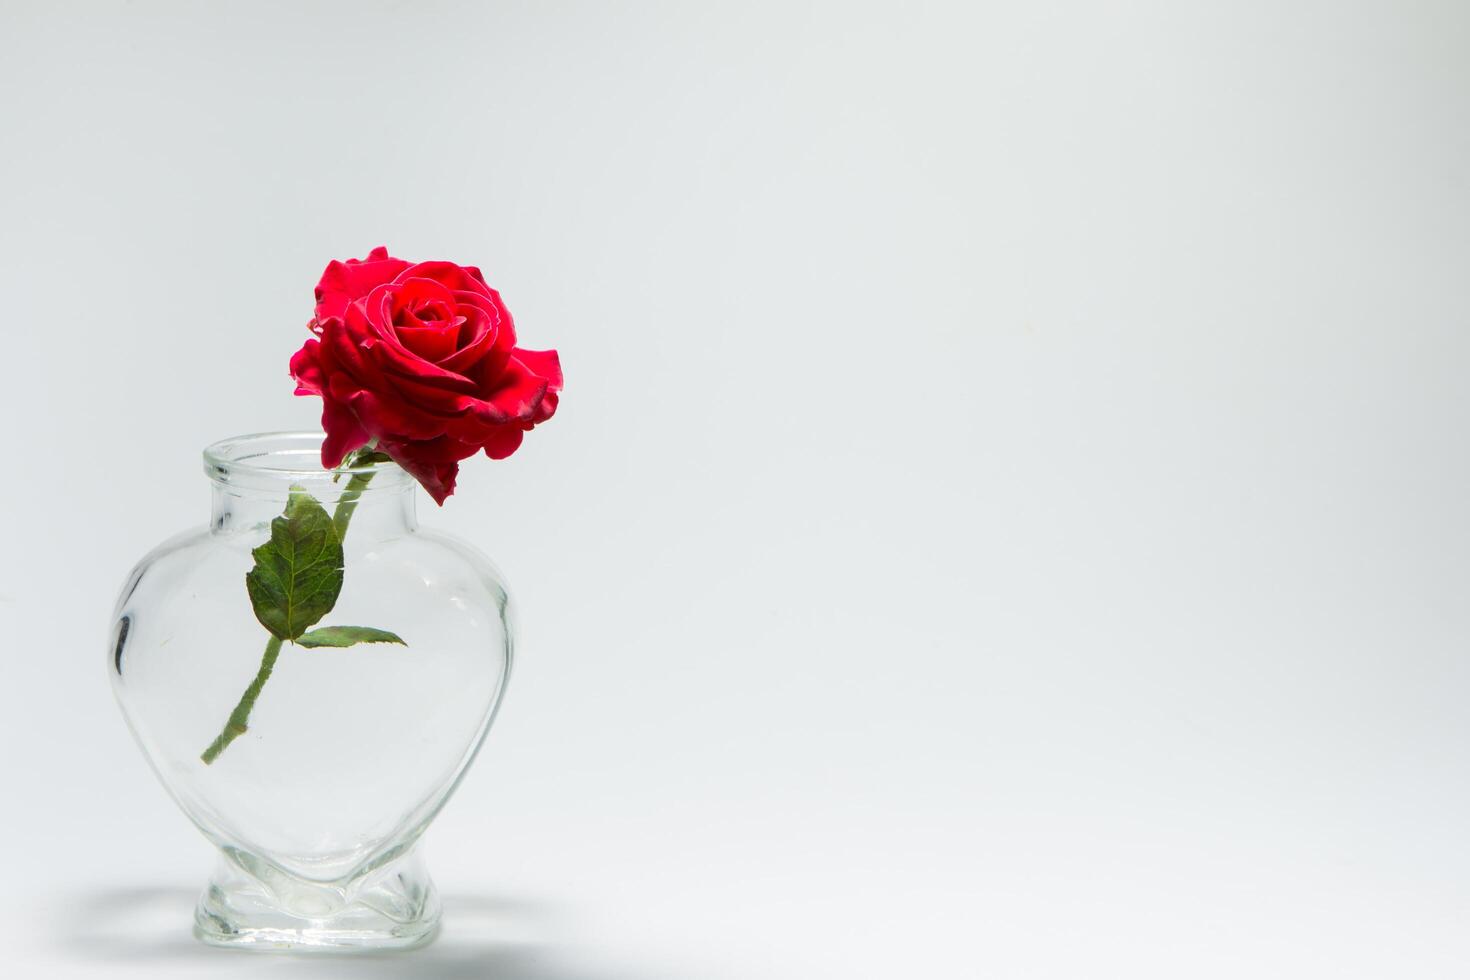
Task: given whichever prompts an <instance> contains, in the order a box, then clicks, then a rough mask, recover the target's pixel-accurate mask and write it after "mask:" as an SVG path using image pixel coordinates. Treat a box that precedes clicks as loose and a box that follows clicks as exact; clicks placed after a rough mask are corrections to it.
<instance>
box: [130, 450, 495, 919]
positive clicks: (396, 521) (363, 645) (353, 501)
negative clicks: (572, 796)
mask: <svg viewBox="0 0 1470 980" xmlns="http://www.w3.org/2000/svg"><path fill="white" fill-rule="evenodd" d="M321 439H322V437H321V435H320V434H308V433H296V434H275V435H260V436H245V437H241V438H238V439H231V440H227V441H225V442H221V443H218V444H216V445H214V446H211V447H210V448H209V449H208V450H206V451H205V454H204V458H205V470H206V473H207V474H208V475H209V477H210V480H211V481H212V485H213V494H214V506H213V513H212V515H211V518H210V522H209V525H208V526H207V527H201V528H198V529H196V530H193V531H188V532H185V533H183V534H181V535H178V536H177V537H174V538H172V539H170V540H168V541H166V542H164V543H163V544H161V545H160V546H158V547H157V548H155V549H154V550H153V551H152V552H150V553H149V554H148V555H147V556H146V557H145V558H144V559H143V560H142V561H141V562H139V563H138V565H137V567H136V568H134V569H133V571H132V574H130V575H129V576H128V579H127V582H126V584H125V585H124V586H123V589H122V593H121V595H120V596H119V598H118V603H117V610H116V622H115V627H114V630H113V636H112V642H111V644H110V645H109V647H108V651H107V669H108V674H109V676H110V677H111V680H112V687H113V691H114V693H115V694H116V695H117V700H118V703H119V704H120V705H121V707H122V712H123V715H124V716H125V717H126V718H127V722H128V725H129V726H130V727H131V728H132V731H133V734H134V736H135V737H136V738H137V740H138V744H139V745H140V746H141V747H142V749H143V752H144V754H145V755H146V756H147V757H148V761H149V763H150V764H151V765H152V766H153V769H154V771H155V772H157V774H158V777H159V779H160V780H162V782H163V784H164V786H165V787H166V788H167V789H168V791H169V793H170V794H171V795H172V796H173V798H174V799H175V800H176V801H177V802H178V804H179V806H180V807H182V808H183V810H184V812H185V813H186V814H188V816H189V818H190V819H191V820H193V821H194V823H195V825H196V826H198V827H199V829H200V830H201V831H202V832H203V833H204V835H205V836H206V837H208V838H209V840H211V841H212V842H213V843H214V844H215V845H216V846H217V847H218V848H219V851H220V862H219V868H218V870H217V872H216V873H215V875H214V877H213V879H212V880H211V881H210V882H209V884H208V886H207V887H206V888H205V890H204V894H203V895H202V896H201V898H200V900H199V905H198V908H197V911H196V915H195V933H196V934H197V935H198V936H199V937H200V938H201V939H203V940H204V941H206V942H210V943H217V944H226V945H236V944H244V945H263V946H291V947H300V946H305V947H406V946H414V945H418V944H421V943H423V942H426V941H428V940H429V939H430V938H432V937H433V935H434V933H435V930H436V927H437V924H438V917H439V902H438V899H437V897H436V895H435V892H434V888H433V885H432V884H431V883H430V881H429V879H428V877H427V875H426V874H425V872H424V870H423V868H422V866H421V864H420V863H419V861H418V859H417V857H416V855H415V854H414V850H413V849H414V844H415V842H416V841H417V840H418V838H419V836H420V835H421V834H422V833H423V832H424V829H425V828H426V827H427V826H428V825H429V822H430V821H431V820H433V818H434V815H435V814H436V813H437V812H438V811H439V809H440V807H442V806H443V805H444V802H445V801H446V800H447V799H448V798H449V795H450V793H451V792H453V790H454V787H455V785H456V784H457V783H458V782H459V780H460V778H461V777H462V776H463V774H464V772H465V770H466V768H467V767H468V766H469V764H470V762H471V760H472V759H473V758H474V755H475V752H476V751H477V749H478V748H479V746H480V743H481V742H482V741H483V740H484V738H485V734H486V732H488V731H489V728H490V724H491V722H492V720H493V719H494V717H495V711H496V708H497V706H498V705H499V703H500V699H501V695H502V693H503V692H504V690H505V684H506V679H507V676H508V674H509V670H510V662H511V644H512V635H511V633H512V629H511V614H510V603H509V598H508V595H507V592H506V587H505V583H504V581H503V580H502V579H501V577H500V574H499V573H498V572H497V571H496V569H495V567H494V566H493V565H492V564H490V562H489V561H488V560H487V559H486V558H485V557H484V556H483V555H482V554H480V553H479V552H478V551H476V550H475V549H474V548H472V547H470V546H468V545H466V544H464V543H463V542H461V541H458V540H456V539H454V538H452V537H449V536H446V535H443V534H439V533H435V532H431V531H424V530H421V529H419V528H418V526H417V524H416V521H415V516H414V500H415V497H416V495H417V484H416V483H415V482H414V481H413V479H412V478H411V477H409V476H408V475H407V474H406V473H404V472H403V471H402V470H401V469H399V468H398V467H397V466H396V465H394V464H392V463H388V462H377V463H371V464H368V465H362V466H356V467H350V468H347V469H345V470H343V471H340V472H328V471H324V470H323V469H322V468H321V466H320V464H319V462H318V458H319V455H318V454H319V450H320V446H321ZM302 494H306V495H309V496H310V497H311V498H312V499H313V500H314V501H315V503H317V504H319V505H320V510H321V511H322V512H325V513H326V514H327V515H330V516H331V518H332V520H331V524H330V532H335V538H334V534H333V533H329V530H328V526H327V525H324V524H322V523H321V520H320V518H318V519H317V522H316V524H314V525H313V524H310V523H309V522H307V521H306V520H305V519H302V520H300V521H298V520H297V517H296V516H294V515H293V516H291V518H290V520H289V521H288V518H287V514H288V503H292V502H293V501H294V503H293V508H295V511H297V512H299V513H300V514H307V512H308V511H309V514H308V516H310V515H314V514H317V513H318V511H317V510H316V508H314V507H312V506H311V505H309V504H307V503H306V502H305V501H303V500H302V498H301V495H302ZM298 504H299V505H300V506H296V505H298ZM302 528H305V529H306V531H310V532H311V534H309V535H308V534H306V531H303V532H302V533H303V536H302V537H301V540H299V541H296V542H294V543H292V542H291V541H288V540H283V538H289V537H290V535H291V533H294V532H296V531H300V530H302ZM273 535H275V537H273ZM312 535H314V536H312ZM331 540H336V541H337V542H338V543H339V544H340V552H333V551H331V549H330V548H329V547H328V545H330V542H331ZM324 542H325V544H324ZM292 549H294V550H292ZM283 551H285V552H290V555H289V557H293V558H294V560H295V561H296V563H297V564H296V566H295V573H296V574H297V579H295V580H294V581H296V582H297V584H298V586H299V585H300V583H301V582H302V581H307V582H308V584H309V585H312V586H319V585H320V584H321V582H322V581H323V580H324V579H327V578H331V576H332V575H334V574H339V578H337V579H333V580H332V581H334V582H338V583H339V584H340V589H339V591H338V592H337V594H336V596H335V601H334V602H333V603H331V604H330V608H329V610H328V611H326V612H325V613H324V614H323V615H321V616H320V619H319V620H318V621H317V622H315V623H313V624H311V626H312V629H311V630H310V631H308V632H305V633H301V634H300V635H298V636H295V637H294V638H292V634H293V633H296V632H298V631H299V629H300V627H299V625H297V626H293V627H291V628H289V629H286V628H284V627H282V626H280V625H279V624H278V623H276V622H275V620H273V619H272V617H271V616H270V615H266V614H263V613H261V612H260V608H261V607H259V606H257V605H256V601H257V599H258V598H259V596H257V593H256V591H255V590H256V588H257V586H260V585H261V581H257V582H253V583H251V585H250V586H249V587H248V588H247V581H246V580H247V574H254V575H256V576H257V578H260V577H261V576H262V575H265V573H264V572H261V571H260V569H261V567H262V565H267V564H269V562H268V561H266V559H271V558H274V559H276V561H277V569H278V568H279V567H286V566H282V565H281V562H282V559H281V554H280V553H281V552H283ZM262 555H264V558H263V557H262ZM334 555H340V558H339V559H338V560H339V561H340V569H341V571H340V573H336V572H334V571H333V569H332V567H331V566H332V565H333V564H334V562H333V556H334ZM323 556H325V557H323ZM266 572H269V573H271V575H275V572H274V571H272V569H270V568H267V569H266ZM312 576H315V578H312ZM267 578H269V576H267ZM262 581H264V579H262ZM272 582H277V579H276V578H271V579H270V582H267V584H268V585H269V584H270V583H272ZM304 594H306V593H304V592H303V590H302V588H300V587H298V588H296V591H295V593H293V595H291V596H287V597H286V599H287V600H289V601H285V602H284V603H283V604H282V605H281V607H280V608H282V609H284V610H286V612H285V613H283V615H286V616H289V617H296V618H297V619H298V620H299V619H300V618H301V615H302V614H301V609H302V608H305V607H306V605H307V603H306V600H304V599H302V598H301V596H302V595H304ZM277 598H279V597H277ZM318 598H319V597H318ZM292 602H294V603H295V604H294V606H293V605H291V603H292ZM320 605H321V603H320V602H318V603H317V604H316V606H314V607H312V609H311V612H310V615H316V610H318V609H320ZM310 615H308V616H307V617H306V618H310ZM267 622H271V623H272V625H271V626H267V625H265V624H266V623H267ZM346 627H353V628H357V629H359V630H363V631H361V632H354V631H353V630H352V629H345V628H346ZM364 628H366V629H364ZM272 629H274V630H275V631H276V632H277V633H283V634H284V635H285V636H286V637H287V639H285V640H282V639H281V637H280V636H277V635H273V633H272V632H271V630H272ZM383 634H386V635H387V636H388V637H391V640H386V639H385V638H384V636H383ZM312 637H316V639H317V641H318V642H316V643H315V645H312ZM344 644H345V645H344ZM242 709H243V710H242Z"/></svg>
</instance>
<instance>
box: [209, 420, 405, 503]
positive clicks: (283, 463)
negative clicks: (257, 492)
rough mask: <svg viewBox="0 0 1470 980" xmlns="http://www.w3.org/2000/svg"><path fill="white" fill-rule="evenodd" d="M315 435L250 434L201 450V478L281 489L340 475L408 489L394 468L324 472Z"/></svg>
mask: <svg viewBox="0 0 1470 980" xmlns="http://www.w3.org/2000/svg"><path fill="white" fill-rule="evenodd" d="M323 438H325V437H324V436H323V434H322V433H320V432H255V433H251V434H249V435H242V436H232V437H230V438H229V439H221V440H220V441H219V442H215V443H212V444H210V445H208V446H206V447H205V448H204V472H205V473H206V474H207V475H208V476H209V478H210V479H211V480H214V481H215V482H216V483H229V484H242V483H243V484H250V485H258V486H274V487H283V486H284V485H285V484H288V483H292V484H294V483H314V484H320V483H323V482H326V483H336V482H338V481H339V478H340V477H341V476H343V475H346V476H349V477H352V476H357V475H359V474H374V475H375V478H374V480H373V482H372V484H371V486H370V487H369V489H389V488H394V487H407V486H411V485H412V483H413V479H412V478H411V477H410V476H409V475H408V474H407V473H406V472H404V470H403V469H402V468H401V467H399V465H398V464H397V463H393V462H381V463H365V464H361V465H357V466H339V467H337V468H336V469H331V470H329V469H325V468H323V466H322V463H321V449H322V439H323Z"/></svg>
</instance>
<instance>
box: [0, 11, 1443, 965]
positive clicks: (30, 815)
mask: <svg viewBox="0 0 1470 980" xmlns="http://www.w3.org/2000/svg"><path fill="white" fill-rule="evenodd" d="M1467 120H1470V6H1467V5H1465V4H1464V3H1459V2H1453V0H1450V2H1444V3H1426V2H1403V0H1395V2H1384V3H1381V4H1370V3H1357V2H1353V3H1345V2H1335V3H1334V2H1320V3H1281V2H1265V3H1239V2H1236V3H1218V4H1209V5H1200V4H1183V3H1166V2H1159V3H1109V4H1054V3H1024V4H1023V3H1015V4H1009V5H993V4H992V5H954V6H937V5H936V6H930V5H923V4H892V5H888V6H872V5H862V6H857V5H851V4H830V5H829V4H822V5H808V4H801V3H792V4H786V3H781V4H764V3H752V2H740V3H722V4H717V5H714V4H703V5H682V4H666V5H664V4H660V5H652V4H613V5H605V4H590V3H589V4H585V5H583V4H579V5H568V4H533V3H524V4H462V5H452V4H444V3H413V4H410V3H407V2H404V3H340V4H330V5H329V4H287V3H280V4H267V3H251V4H233V5H228V6H227V5H224V4H218V5H212V4H177V5H165V4H159V3H153V2H132V3H105V4H104V3H70V4H66V3H41V2H36V3H20V4H17V3H14V2H11V0H7V2H6V3H5V4H4V7H3V19H0V139H3V141H4V142H3V153H0V236H3V237H0V324H3V326H0V330H3V339H4V344H3V365H4V374H3V382H0V400H3V401H0V408H3V418H4V420H5V423H6V425H5V433H4V442H3V445H4V458H5V461H6V463H7V466H6V468H5V473H4V477H3V481H0V504H3V511H0V514H3V528H4V530H3V535H0V541H3V544H0V556H3V561H0V637H3V644H0V651H3V682H0V753H3V762H4V770H3V791H0V792H3V810H0V832H3V838H4V842H5V854H4V878H3V884H0V892H3V894H4V901H5V907H4V920H3V921H4V940H3V942H4V947H5V950H6V953H5V955H6V956H7V957H9V958H11V963H10V965H9V966H8V967H6V968H5V969H4V970H3V971H0V972H5V973H6V974H7V975H9V976H17V977H31V976H37V977H41V976H44V977H48V978H50V977H69V976H99V977H100V976H107V977H149V978H158V977H199V976H216V975H218V976H231V977H233V976H256V975H261V976H272V977H317V976H321V977H337V976H341V977H347V976H351V977H355V978H357V977H361V978H376V977H424V976H442V977H450V978H469V977H503V978H511V980H515V978H519V980H555V978H562V980H605V978H618V977H635V978H655V980H656V978H698V980H703V978H716V980H718V978H755V977H777V978H788V977H789V978H814V977H885V976H892V977H984V978H1053V977H1055V978H1062V977H1067V978H1074V977H1119V978H1129V980H1133V978H1138V977H1159V978H1179V977H1187V978H1200V977H1207V978H1209V977H1231V978H1235V977H1251V978H1263V977H1265V978H1271V977H1282V978H1293V980H1295V978H1301V977H1331V978H1341V977H1394V978H1414V980H1425V978H1436V977H1463V976H1464V975H1465V971H1466V964H1467V962H1470V849H1467V846H1466V844H1467V840H1470V758H1467V752H1466V749H1467V746H1470V714H1467V711H1466V707H1465V706H1466V703H1467V697H1470V662H1467V643H1466V640H1467V627H1470V614H1467V595H1470V547H1467V546H1470V519H1467V514H1470V507H1467V503H1470V465H1467V463H1470V461H1467V439H1466V428H1467V421H1470V416H1467V412H1470V386H1467V384H1466V380H1465V379H1466V374H1467V369H1470V305H1467V304H1470V122H1467ZM378 244H386V245H388V246H389V247H390V248H391V249H392V250H393V251H394V253H395V254H400V255H404V256H408V257H410V258H449V259H454V260H458V261H461V262H466V263H477V264H479V265H481V266H482V267H483V268H484V269H485V270H486V273H487V275H488V276H489V277H490V279H491V281H492V282H493V283H494V284H496V285H497V286H498V287H499V288H500V289H501V290H502V292H503V293H504V295H505V297H506V300H507V302H508V304H509V305H510V308H511V309H512V310H513V311H514V313H515V315H516V318H517V321H518V324H519V327H520V332H521V336H522V339H523V343H524V344H525V345H526V346H529V347H556V348H558V349H560V351H561V355H562V360H563V364H564V365H565V368H566V376H567V387H566V392H565V395H564V398H563V400H562V407H561V410H560V413H559V414H558V416H557V417H556V419H555V420H554V421H553V422H551V423H549V424H548V425H546V426H545V427H544V428H542V429H539V430H538V431H537V432H536V433H534V434H533V435H532V436H531V437H530V438H529V439H528V440H527V442H526V445H525V447H524V448H523V449H522V450H521V452H520V453H518V454H517V455H516V456H515V457H514V458H512V459H511V460H509V461H507V462H504V463H491V462H489V461H487V460H484V459H483V458H481V459H480V460H478V461H475V462H472V463H470V464H469V465H467V467H466V469H465V472H464V473H463V474H462V477H461V483H460V486H461V492H460V493H458V494H457V495H456V496H455V497H453V498H452V499H451V500H450V502H449V504H448V505H447V506H446V507H444V508H443V510H442V511H441V510H438V509H436V508H434V507H433V505H432V504H431V503H430V502H429V501H428V500H427V498H425V499H424V500H423V502H422V504H421V507H420V511H421V516H422V517H423V519H424V521H425V523H427V524H430V525H434V526H439V527H443V528H446V529H449V530H452V531H455V532H457V533H460V534H462V535H464V536H466V537H468V538H470V539H471V540H473V541H475V542H477V543H478V544H480V545H481V546H482V547H483V548H484V549H485V550H487V551H488V552H490V553H491V554H492V555H493V556H494V557H495V558H496V560H497V562H498V563H499V564H500V565H501V567H502V568H503V569H504V570H505V571H506V573H507V575H508V576H509V578H510V580H511V582H512V584H513V586H514V587H515V589H516V592H517V595H518V598H519V600H520V602H521V614H522V615H521V622H522V639H523V643H522V646H521V650H520V651H518V652H519V653H520V654H522V655H521V656H520V659H519V660H518V663H517V672H516V676H515V677H514V679H513V681H512V685H511V689H510V694H509V697H508V700H507V702H506V705H505V709H504V711H503V712H502V714H501V717H500V721H499V722H498V723H497V725H496V728H495V730H494V731H493V732H492V733H491V736H490V740H489V742H488V744H487V747H486V751H485V752H484V753H483V754H482V755H481V757H480V759H479V761H478V763H477V764H476V767H475V769H474V770H473V771H472V772H471V774H470V776H469V778H468V779H467V781H466V782H465V783H464V785H463V787H462V789H461V791H460V792H459V794H458V795H457V796H456V797H455V799H454V800H453V801H452V802H451V803H450V805H449V807H448V808H447V809H446V810H445V812H444V813H443V814H442V815H441V817H440V819H439V820H438V822H437V823H436V825H435V826H434V827H433V828H432V829H431V830H430V832H429V835H428V837H427V838H426V851H427V857H428V860H429V863H430V867H431V869H432V871H433V873H434V875H435V877H436V879H437V881H438V883H439V885H440V886H441V889H442V890H443V892H444V894H445V899H446V903H447V913H446V925H445V931H444V934H443V936H442V938H441V939H440V941H439V942H438V943H437V944H436V945H435V946H433V947H430V948H429V949H427V950H424V951H422V952H419V953H414V954H408V955H400V956H396V957H393V956H389V957H380V958H369V959H357V960H352V961H343V960H340V959H338V960H327V961H323V960H320V959H314V960H301V959H294V958H279V957H277V958H271V957H260V956H251V955H248V954H239V953H232V952H225V951H219V950H212V949H207V948H205V947H202V946H199V945H197V944H196V943H195V942H194V940H192V939H191V938H190V936H189V934H188V926H189V921H190V910H191V905H192V902H193V899H194V896H195V893H196V891H197V889H198V888H199V886H200V885H201V884H202V882H203V880H204V877H205V876H206V874H207V872H208V870H209V868H210V865H211V855H210V849H209V847H208V845H207V844H206V843H205V842H204V841H203V839H202V838H200V837H199V835H198V834H196V833H195V832H194V830H193V829H192V828H191V827H190V825H189V824H188V823H187V821H186V820H185V819H184V817H183V816H182V815H181V814H179V813H178V812H177V811H176V810H175V809H174V807H173V805H172V804H171V803H170V802H169V800H168V799H167V798H166V797H165V794H164V793H163V791H162V790H161V789H160V787H159V786H158V785H157V784H156V783H155V781H154V780H153V778H152V776H151V775H150V773H149V772H148V770H147V768H146V766H145V764H144V761H143V759H142V757H141V756H140V755H139V753H138V752H137V750H136V748H135V747H134V745H133V744H132V742H131V739H130V738H129V737H128V734H127V732H126V729H125V727H124V725H123V722H122V720H121V717H120V716H119V714H118V712H117V710H116V707H115V705H114V704H113V703H112V696H111V694H110V692H109V690H108V686H107V683H106V679H105V676H104V658H105V648H106V639H107V634H108V627H109V612H110V610H111V606H112V602H113V598H114V592H115V590H116V588H117V587H118V585H119V584H120V583H121V580H122V578H123V576H124V574H125V573H126V572H127V570H128V568H129V567H130V565H131V564H132V563H133V562H134V561H135V560H136V559H137V558H138V557H139V556H141V555H142V553H143V552H144V551H146V550H147V549H148V548H149V547H150V546H151V545H152V544H154V543H155V542H156V541H158V540H160V539H161V538H163V537H165V536H166V535H168V534H171V533H173V532H174V531H176V530H179V529H181V528H184V527H188V526H190V525H196V524H199V523H201V522H203V521H204V520H205V519H206V517H207V507H208V487H207V483H206V481H205V479H204V477H203V476H202V475H201V473H200V462H199V455H198V453H199V450H200V448H201V447H202V446H204V445H205V444H207V443H209V442H211V441H213V440H216V439H218V438H221V437H224V436H229V435H234V434H238V433H242V432H249V431H258V430H268V429H281V428H306V427H312V426H314V425H315V423H316V417H317V412H318V403H317V402H316V401H315V400H307V399H296V398H293V397H292V396H291V384H290V382H289V380H288V378H287V375H286V361H287V358H288V357H289V355H290V354H291V353H292V351H294V350H295V349H296V348H297V347H298V346H299V345H300V343H301V341H302V340H303V339H304V337H305V336H306V334H305V330H304V324H305V321H306V319H307V318H308V316H309V315H310V310H311V288H312V286H313V285H314V284H315V282H316V278H317V276H318V275H319V273H320V272H321V269H322V266H323V265H325V263H326V261H327V260H328V259H331V258H341V257H348V256H354V255H361V254H363V253H365V252H366V251H367V250H368V249H370V248H371V247H373V246H375V245H378Z"/></svg>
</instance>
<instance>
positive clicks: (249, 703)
mask: <svg viewBox="0 0 1470 980" xmlns="http://www.w3.org/2000/svg"><path fill="white" fill-rule="evenodd" d="M372 478H373V472H372V471H371V470H369V471H368V472H366V473H354V474H353V475H352V479H350V480H348V481H347V489H345V490H343V491H342V496H340V497H338V498H337V506H336V508H335V509H334V510H333V511H332V526H333V527H334V528H336V529H337V538H338V540H342V539H343V538H345V537H346V536H347V525H348V524H350V523H351V522H352V512H353V511H355V510H357V500H358V498H359V497H361V496H362V492H363V491H364V490H366V489H367V485H368V483H370V482H371V481H372ZM280 655H281V638H280V637H279V636H272V637H271V638H270V639H269V640H267V641H266V644H265V653H264V655H262V656H261V658H260V669H259V670H258V671H256V672H255V680H253V681H251V682H250V686H249V687H247V688H246V689H245V693H244V694H242V695H240V703H239V704H237V705H235V710H234V711H231V712H230V718H229V720H228V721H226V722H225V727H224V730H223V731H221V732H220V733H219V735H218V736H217V737H216V738H215V740H214V741H213V742H210V743H209V748H207V749H205V750H204V752H203V753H202V754H201V755H200V756H199V758H200V759H202V760H203V761H204V764H205V765H206V766H207V765H209V764H210V763H212V762H214V760H215V759H216V758H218V757H219V754H220V753H221V752H223V751H224V750H225V747H226V746H228V745H229V744H230V743H231V742H233V741H234V740H235V739H237V738H239V737H240V736H241V735H244V734H245V732H246V731H247V730H248V729H249V727H250V724H249V723H250V711H251V709H253V708H254V707H255V699H256V698H258V697H260V689H261V688H263V687H265V682H266V681H268V680H270V676H271V671H272V670H274V669H275V666H276V658H277V657H279V656H280Z"/></svg>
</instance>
